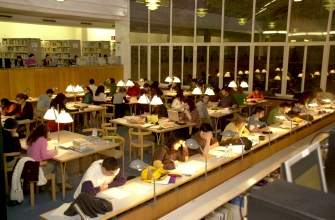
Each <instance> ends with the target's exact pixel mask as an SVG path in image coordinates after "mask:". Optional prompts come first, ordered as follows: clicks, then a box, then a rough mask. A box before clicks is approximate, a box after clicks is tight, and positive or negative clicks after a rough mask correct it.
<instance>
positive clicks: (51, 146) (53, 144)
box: [47, 140, 58, 150]
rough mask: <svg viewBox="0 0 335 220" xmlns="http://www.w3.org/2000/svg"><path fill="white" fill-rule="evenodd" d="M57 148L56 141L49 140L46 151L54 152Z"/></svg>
mask: <svg viewBox="0 0 335 220" xmlns="http://www.w3.org/2000/svg"><path fill="white" fill-rule="evenodd" d="M57 146H58V141H56V140H51V141H48V148H47V149H48V150H54V149H55V148H56V147H57Z"/></svg>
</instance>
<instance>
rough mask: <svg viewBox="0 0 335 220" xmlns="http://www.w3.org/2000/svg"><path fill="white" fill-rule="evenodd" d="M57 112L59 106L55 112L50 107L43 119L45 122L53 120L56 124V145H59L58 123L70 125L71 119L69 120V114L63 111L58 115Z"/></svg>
mask: <svg viewBox="0 0 335 220" xmlns="http://www.w3.org/2000/svg"><path fill="white" fill-rule="evenodd" d="M58 112H59V105H57V110H56V109H55V108H54V107H51V108H50V109H49V110H48V111H47V112H46V113H45V115H44V117H43V118H44V119H46V120H55V122H56V123H57V130H58V145H59V144H60V141H59V123H63V124H65V123H72V122H73V119H72V118H71V116H70V114H69V113H67V112H65V110H64V109H62V110H61V112H60V114H58Z"/></svg>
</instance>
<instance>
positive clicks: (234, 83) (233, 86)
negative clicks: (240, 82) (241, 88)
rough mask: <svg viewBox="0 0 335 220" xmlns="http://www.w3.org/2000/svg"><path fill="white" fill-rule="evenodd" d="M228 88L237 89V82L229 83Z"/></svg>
mask: <svg viewBox="0 0 335 220" xmlns="http://www.w3.org/2000/svg"><path fill="white" fill-rule="evenodd" d="M228 87H231V88H236V87H237V85H236V82H235V81H231V82H230V83H229V85H228Z"/></svg>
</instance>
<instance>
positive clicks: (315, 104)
mask: <svg viewBox="0 0 335 220" xmlns="http://www.w3.org/2000/svg"><path fill="white" fill-rule="evenodd" d="M308 106H310V107H317V106H318V104H317V103H309V104H308Z"/></svg>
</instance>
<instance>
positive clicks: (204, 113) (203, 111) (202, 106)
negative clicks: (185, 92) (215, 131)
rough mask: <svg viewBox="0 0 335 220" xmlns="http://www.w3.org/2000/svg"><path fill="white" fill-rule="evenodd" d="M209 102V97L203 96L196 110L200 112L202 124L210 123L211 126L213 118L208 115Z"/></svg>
mask: <svg viewBox="0 0 335 220" xmlns="http://www.w3.org/2000/svg"><path fill="white" fill-rule="evenodd" d="M208 102H209V95H206V94H205V95H203V96H202V98H201V100H200V101H199V102H197V104H195V106H196V108H197V109H198V112H199V117H200V119H201V121H202V123H210V124H211V117H210V116H209V113H208V110H207V108H208Z"/></svg>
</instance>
